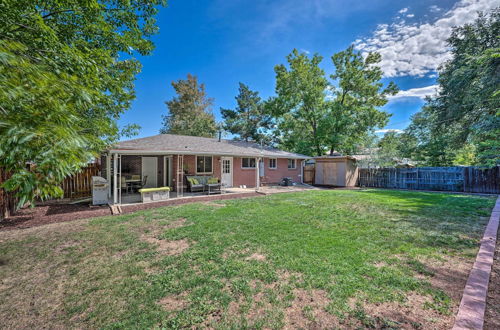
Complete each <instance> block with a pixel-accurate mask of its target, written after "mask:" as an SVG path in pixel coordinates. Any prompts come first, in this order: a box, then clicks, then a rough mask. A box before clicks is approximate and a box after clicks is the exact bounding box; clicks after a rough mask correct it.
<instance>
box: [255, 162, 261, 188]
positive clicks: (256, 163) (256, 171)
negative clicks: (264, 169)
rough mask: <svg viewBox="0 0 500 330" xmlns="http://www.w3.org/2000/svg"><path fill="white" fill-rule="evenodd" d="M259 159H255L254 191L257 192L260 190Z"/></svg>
mask: <svg viewBox="0 0 500 330" xmlns="http://www.w3.org/2000/svg"><path fill="white" fill-rule="evenodd" d="M259 168H260V157H257V158H255V183H256V185H255V191H259V188H260V171H259Z"/></svg>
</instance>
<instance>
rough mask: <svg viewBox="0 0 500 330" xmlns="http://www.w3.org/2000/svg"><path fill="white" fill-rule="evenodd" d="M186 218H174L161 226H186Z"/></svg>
mask: <svg viewBox="0 0 500 330" xmlns="http://www.w3.org/2000/svg"><path fill="white" fill-rule="evenodd" d="M186 222H187V219H186V218H179V219H177V220H174V221H172V222H170V223H169V224H168V225H166V226H165V227H163V228H166V229H173V228H180V227H184V226H186Z"/></svg>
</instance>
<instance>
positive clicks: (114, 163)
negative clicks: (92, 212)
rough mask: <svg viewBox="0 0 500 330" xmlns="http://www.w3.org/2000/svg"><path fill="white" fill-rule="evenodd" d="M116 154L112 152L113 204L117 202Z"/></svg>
mask: <svg viewBox="0 0 500 330" xmlns="http://www.w3.org/2000/svg"><path fill="white" fill-rule="evenodd" d="M117 172H118V154H116V153H114V154H113V204H117V203H118V176H117Z"/></svg>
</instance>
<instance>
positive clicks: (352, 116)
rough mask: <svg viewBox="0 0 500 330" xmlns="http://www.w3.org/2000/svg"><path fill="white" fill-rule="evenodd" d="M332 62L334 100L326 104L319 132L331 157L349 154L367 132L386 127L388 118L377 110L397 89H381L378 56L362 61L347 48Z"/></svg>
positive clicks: (370, 55)
mask: <svg viewBox="0 0 500 330" xmlns="http://www.w3.org/2000/svg"><path fill="white" fill-rule="evenodd" d="M332 61H333V64H334V65H335V72H334V73H333V74H331V75H330V77H331V78H332V79H333V84H332V85H331V92H332V94H333V100H332V101H331V102H329V107H328V111H327V113H326V116H325V119H324V120H323V121H322V129H323V130H324V135H325V143H326V144H327V146H328V148H329V150H330V154H332V153H333V152H334V151H335V150H336V151H341V152H344V153H347V154H350V153H352V152H353V151H354V150H355V148H356V146H357V145H358V144H359V143H360V142H361V141H362V140H363V139H364V137H365V136H366V134H367V133H368V132H370V131H372V130H373V129H374V128H376V127H383V126H385V125H386V124H387V122H388V120H389V117H390V114H388V113H387V112H384V111H381V110H379V108H380V107H382V106H384V105H385V104H386V103H387V101H388V100H387V96H389V95H395V94H396V93H397V92H398V88H397V86H396V85H395V84H394V83H393V82H390V83H389V84H388V85H387V86H386V87H385V88H384V86H383V84H382V82H381V79H382V70H381V69H380V67H378V66H377V64H378V63H379V62H380V61H381V57H380V54H378V53H370V54H368V56H366V58H363V56H362V55H361V53H359V52H355V51H354V47H353V46H350V47H349V48H347V49H346V50H345V51H341V52H339V53H337V54H335V55H333V56H332Z"/></svg>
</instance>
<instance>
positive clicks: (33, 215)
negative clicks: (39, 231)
mask: <svg viewBox="0 0 500 330" xmlns="http://www.w3.org/2000/svg"><path fill="white" fill-rule="evenodd" d="M105 215H111V210H110V209H109V206H107V205H105V206H99V207H90V206H89V203H88V202H86V203H79V204H47V205H40V206H36V207H34V208H26V209H22V210H19V211H17V212H16V213H15V214H14V215H13V216H11V217H9V218H7V219H4V220H2V221H0V231H1V230H10V229H24V228H31V227H36V226H42V225H46V224H49V223H56V222H65V221H72V220H77V219H85V218H93V217H100V216H105Z"/></svg>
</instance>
